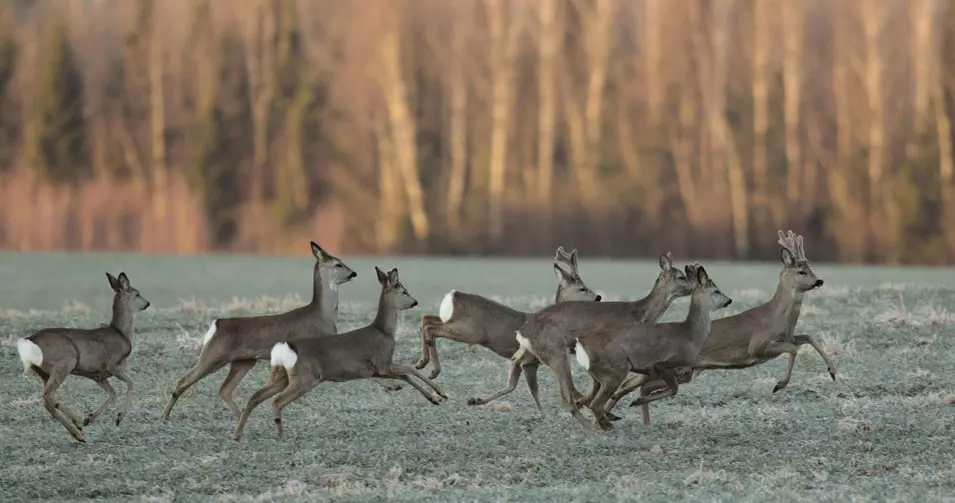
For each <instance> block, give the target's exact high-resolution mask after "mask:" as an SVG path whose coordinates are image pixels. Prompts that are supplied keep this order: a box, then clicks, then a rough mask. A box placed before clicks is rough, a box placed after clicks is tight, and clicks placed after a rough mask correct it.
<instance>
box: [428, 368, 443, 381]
mask: <svg viewBox="0 0 955 503" xmlns="http://www.w3.org/2000/svg"><path fill="white" fill-rule="evenodd" d="M440 374H441V369H434V370H432V371H431V374H429V375H428V379H437V378H438V375H440Z"/></svg>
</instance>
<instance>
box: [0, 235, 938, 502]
mask: <svg viewBox="0 0 955 503" xmlns="http://www.w3.org/2000/svg"><path fill="white" fill-rule="evenodd" d="M810 253H811V250H810ZM679 259H680V257H678V261H679ZM345 261H346V262H347V263H348V264H349V265H350V266H352V268H354V269H355V270H356V271H358V273H359V277H358V278H357V279H356V280H355V281H354V282H352V283H350V284H348V285H345V286H344V287H342V290H341V293H342V306H341V307H342V314H341V318H340V322H339V327H340V329H350V328H355V327H357V326H360V325H362V324H364V323H367V322H368V321H369V320H371V319H372V317H373V314H374V313H373V310H374V306H375V305H376V304H375V302H376V299H377V288H378V286H377V282H376V281H375V275H374V270H373V268H372V266H373V265H379V266H380V267H382V268H390V267H394V266H397V267H398V269H399V272H400V275H401V279H402V281H403V283H404V284H405V285H406V286H407V287H408V289H409V291H410V292H411V294H412V295H413V296H415V297H416V298H417V299H418V300H419V302H420V305H419V306H418V307H417V308H416V309H414V310H411V311H407V312H405V313H403V315H402V316H401V321H400V323H399V333H398V349H397V352H396V355H395V357H396V360H397V361H400V362H406V363H413V362H414V361H415V360H416V359H417V358H418V355H419V353H420V346H421V344H420V336H419V334H418V332H417V318H418V317H419V316H420V315H421V314H425V313H436V312H437V308H438V304H439V303H440V301H441V298H442V296H443V295H444V294H445V293H446V292H447V290H449V289H451V288H455V289H458V290H465V291H471V292H475V293H481V294H487V295H490V296H493V297H497V298H498V299H499V300H502V301H504V302H506V303H508V304H511V305H513V306H515V307H518V308H524V309H528V310H530V309H533V308H539V307H541V306H543V305H545V304H546V303H547V302H549V299H551V298H552V296H553V292H554V290H555V282H554V277H553V273H552V270H551V265H550V263H549V261H547V260H545V259H539V260H506V261H505V260H501V261H491V260H457V259H409V258H400V259H399V258H389V257H385V258H375V259H371V258H360V259H349V258H347V257H346V258H345ZM704 265H706V266H707V270H708V271H709V272H710V275H711V277H712V278H713V279H714V281H715V282H716V283H717V284H718V285H719V286H720V287H721V288H722V289H723V291H724V292H728V293H729V294H730V296H731V297H732V298H733V300H734V302H733V305H732V306H731V307H730V308H729V309H727V310H726V311H725V312H724V313H723V314H724V315H725V314H729V313H735V312H739V311H740V310H743V309H746V308H749V307H752V306H754V305H756V304H758V303H760V302H763V301H765V300H766V299H768V298H769V297H770V295H771V294H772V290H773V289H774V288H775V283H776V279H777V277H778V272H779V266H778V264H756V265H752V264H728V263H718V262H704ZM311 268H312V264H311V261H310V260H309V259H306V258H299V259H279V258H253V257H241V256H208V257H201V258H186V257H167V256H142V255H121V254H12V253H5V254H0V356H2V361H3V362H4V363H3V364H2V365H0V382H2V383H3V386H2V389H0V403H2V404H3V405H2V406H0V455H2V459H3V463H2V464H0V499H2V500H3V501H5V502H11V501H19V500H34V499H42V500H43V501H79V500H88V499H96V500H102V501H129V500H131V499H137V500H140V501H200V500H202V501H272V500H295V501H336V502H337V501H369V500H381V499H384V498H388V499H389V500H393V501H415V502H422V501H516V500H520V501H522V502H533V501H542V502H554V501H560V502H564V501H567V502H570V501H611V500H626V501H641V502H653V501H715V500H724V501H760V502H765V501H849V500H852V501H869V500H871V501H887V500H905V501H930V500H935V501H939V500H946V499H947V500H949V501H951V500H952V499H953V498H955V464H953V454H952V453H953V451H952V439H953V438H952V432H953V431H955V414H953V413H955V408H953V405H952V404H953V401H955V372H953V370H955V369H953V367H955V354H953V353H952V350H951V347H950V346H949V345H948V341H951V339H952V333H953V331H955V314H953V311H952V310H953V309H955V307H953V301H955V272H953V271H951V270H946V269H927V268H926V269H890V268H862V267H840V266H834V265H826V264H816V265H814V269H815V271H816V273H817V274H818V275H819V276H820V277H821V278H823V279H825V281H826V285H825V286H824V287H823V288H822V289H820V290H819V291H815V292H812V293H811V294H809V296H808V298H807V301H806V303H805V305H804V308H803V317H802V319H801V320H800V329H799V331H800V332H805V333H809V334H814V335H815V336H816V337H818V338H819V339H820V340H821V341H823V343H824V345H825V347H826V348H827V350H828V351H829V352H830V354H831V355H832V357H833V359H834V360H835V362H836V363H837V365H838V366H839V373H838V380H837V381H836V382H833V381H832V380H830V378H829V376H828V374H827V372H826V367H825V364H824V363H823V362H822V360H821V359H820V358H819V357H818V356H817V355H816V354H815V353H814V352H813V351H812V349H811V348H808V347H806V348H804V349H803V350H802V351H801V352H800V354H799V358H798V360H797V362H796V368H795V371H794V373H793V379H792V382H791V383H790V385H789V387H788V388H786V389H785V390H783V391H780V392H779V393H776V394H773V393H772V389H773V385H774V383H775V382H776V380H777V379H778V378H779V377H781V376H782V375H783V374H784V371H785V363H786V362H785V359H784V358H779V359H777V360H774V361H772V362H769V363H767V364H764V365H762V366H760V367H756V368H752V369H747V370H727V371H714V372H707V373H704V374H703V375H701V376H700V377H699V380H698V381H696V382H694V383H692V384H690V385H686V386H684V387H681V388H680V393H679V394H678V395H677V396H676V397H673V398H671V399H667V400H662V401H659V402H656V403H655V404H654V405H652V407H651V412H652V414H653V418H654V423H653V424H652V425H650V426H644V425H643V424H642V423H641V421H640V419H639V410H638V409H632V408H628V407H626V404H627V403H629V401H628V400H624V401H623V402H622V406H621V407H620V408H619V409H618V412H619V413H620V414H621V415H623V416H625V417H624V419H623V420H621V421H619V422H617V423H616V429H615V431H613V432H610V433H587V432H584V431H582V430H581V428H580V427H579V426H578V425H577V424H576V423H575V422H574V421H573V420H572V419H571V418H570V416H569V415H568V414H566V413H564V412H563V411H562V409H561V408H560V407H559V405H558V395H557V390H556V387H555V385H554V379H553V376H552V374H551V373H550V372H549V371H548V370H546V369H543V370H542V371H541V394H542V399H543V412H538V411H537V410H536V409H535V408H534V407H533V405H532V402H531V400H530V397H529V395H528V393H527V391H526V388H524V384H523V383H521V385H520V388H518V390H517V391H516V392H515V393H514V394H512V395H510V396H508V397H505V398H504V399H502V400H501V401H499V402H498V403H496V404H493V405H490V406H485V407H474V406H468V405H466V400H467V399H468V398H469V397H472V396H478V395H483V394H486V393H487V392H490V391H492V390H494V389H497V388H498V387H500V386H501V385H502V384H503V383H504V378H505V374H506V367H507V364H506V361H505V360H503V359H501V358H499V357H497V356H495V355H493V354H492V353H490V352H489V351H487V350H484V349H483V348H478V347H476V348H475V350H474V351H473V352H472V353H471V354H467V353H465V351H464V346H463V345H461V344H457V343H454V342H450V341H446V340H439V342H438V350H439V351H440V355H441V356H442V363H443V364H444V369H443V372H442V374H441V376H440V377H439V378H438V379H437V382H438V384H440V385H441V386H443V387H444V389H445V391H446V392H447V393H448V395H449V396H450V400H448V401H447V402H445V403H444V404H442V405H440V406H433V405H431V404H429V403H428V402H427V401H426V400H425V399H424V398H423V397H422V396H420V395H419V394H417V393H416V392H415V391H414V390H411V389H407V388H408V387H407V386H406V389H404V390H401V391H398V392H394V393H389V392H386V391H384V390H383V389H382V388H381V387H379V386H378V385H376V384H375V383H372V382H353V383H344V384H329V385H323V386H320V387H319V388H317V389H316V390H314V391H313V392H312V393H310V394H308V395H306V396H305V397H304V398H302V399H301V400H299V401H298V402H296V403H295V404H293V405H292V406H290V407H289V408H288V409H286V413H285V424H286V437H285V439H284V440H282V441H278V440H277V439H276V438H275V429H274V425H273V424H272V421H271V415H270V414H269V409H268V407H261V408H259V409H257V410H256V411H255V413H254V414H253V415H252V417H251V419H250V422H249V425H248V427H247V428H246V432H245V437H244V438H243V440H242V441H241V442H239V443H236V442H233V441H232V440H231V439H230V436H231V433H232V429H233V426H234V424H235V419H234V418H233V416H232V414H231V413H230V412H229V411H228V410H227V409H226V407H225V405H224V404H223V403H222V401H221V400H220V399H219V397H218V396H217V395H216V391H217V390H218V387H219V385H220V384H221V382H222V380H223V379H224V378H225V371H224V370H223V371H220V372H219V373H217V374H214V375H213V376H211V377H209V378H207V379H205V380H204V381H201V382H200V383H199V384H197V385H196V386H195V387H193V388H192V389H190V390H189V391H188V392H187V393H186V394H185V395H183V397H182V398H181V399H180V401H179V403H178V405H177V408H176V409H175V411H174V412H173V417H172V419H171V421H169V422H168V423H162V422H160V420H159V418H160V415H161V413H162V408H163V405H164V404H165V402H166V400H167V398H168V396H169V391H170V389H171V387H172V386H173V384H174V383H175V382H176V380H177V379H179V378H180V377H181V376H182V375H183V374H184V373H185V372H186V370H187V369H188V368H189V367H190V366H191V365H192V364H193V363H194V362H195V360H196V357H197V353H198V350H197V348H198V345H199V341H200V340H201V337H202V335H203V333H204V332H205V330H206V328H207V327H208V324H209V322H210V321H211V320H212V319H214V318H216V317H221V316H236V315H245V314H248V313H265V312H278V311H280V310H283V309H287V308H289V307H290V306H294V305H299V304H301V303H302V301H303V300H304V299H307V298H308V296H309V295H310V294H311V293H310V292H311V290H310V278H311ZM106 271H110V272H112V273H113V274H118V273H119V272H120V271H125V272H126V273H127V274H128V275H129V277H130V280H131V282H132V284H133V285H134V286H136V287H137V288H139V290H140V291H141V292H142V294H143V295H144V296H145V297H146V298H147V299H149V300H150V301H152V303H153V307H152V308H150V310H148V311H146V312H145V313H143V314H141V315H140V316H139V318H138V320H137V325H136V336H135V341H134V349H133V354H132V356H131V363H130V370H131V375H132V377H133V379H134V380H135V382H136V385H137V393H136V398H135V401H134V403H133V406H132V408H131V410H130V413H129V415H128V417H127V418H126V420H125V422H124V423H123V424H122V425H121V426H119V427H118V428H117V427H115V426H114V425H113V424H112V422H111V421H110V420H109V419H111V417H110V416H109V415H104V416H103V418H101V419H100V420H99V422H97V423H95V424H93V425H91V426H89V427H87V428H86V439H87V443H86V444H78V443H76V442H74V441H73V440H71V439H70V437H69V436H68V434H67V432H66V431H65V430H64V429H63V428H62V427H61V426H60V425H59V424H57V423H55V422H54V421H53V420H52V419H51V418H50V417H49V414H48V413H47V412H46V411H45V410H44V409H43V407H42V406H41V404H40V381H39V379H38V378H37V377H35V376H30V377H23V376H22V375H21V374H22V371H23V369H22V366H21V363H20V361H19V359H18V357H17V354H16V347H15V341H16V339H17V338H19V337H23V336H27V335H29V334H30V333H32V332H33V331H35V330H37V329H39V328H42V327H46V326H73V327H95V326H98V325H99V324H100V323H106V322H108V318H109V299H110V290H109V287H108V284H107V281H106V276H105V274H104V273H105V272H106ZM655 271H656V265H655V262H641V263H637V262H623V261H597V260H587V258H586V257H585V256H583V257H582V260H581V273H582V275H583V277H584V279H585V280H586V281H587V283H588V284H589V285H590V286H591V287H592V288H594V289H595V290H597V291H598V292H599V293H602V294H604V296H605V297H608V298H611V299H634V298H638V297H640V296H642V295H643V294H645V293H646V291H647V290H648V289H649V287H650V285H651V284H652V281H653V278H654V276H655V274H656V272H655ZM686 309H687V302H686V301H685V300H683V301H679V302H676V303H675V304H674V305H673V306H672V307H671V308H670V311H669V312H668V313H667V315H666V317H665V319H666V320H674V319H679V318H682V317H683V316H685V313H686ZM573 365H574V367H575V378H576V382H577V383H578V387H581V388H585V387H586V386H585V385H586V384H587V383H588V380H587V379H586V378H585V375H584V374H583V372H582V371H581V369H580V368H579V367H577V366H576V363H574V364H573ZM266 374H267V365H266V364H265V363H260V364H259V365H258V366H257V367H256V368H255V369H254V370H253V372H252V373H251V374H250V375H249V377H247V378H246V380H245V381H244V382H243V383H242V385H241V386H240V387H239V389H238V392H237V393H236V398H237V401H238V402H239V405H240V406H242V405H244V403H245V400H246V399H247V398H248V396H249V394H250V393H251V391H252V390H253V389H255V388H256V387H258V386H260V385H261V384H262V383H263V382H264V380H265V377H266ZM122 388H123V387H122V386H119V383H117V389H118V390H119V389H122ZM59 397H60V398H61V399H62V400H63V401H65V402H66V403H67V404H69V405H70V406H71V407H72V408H73V409H74V410H77V411H86V410H90V409H92V408H93V407H94V406H95V405H98V404H99V403H100V402H101V401H102V400H103V399H104V398H105V397H104V396H103V394H102V391H100V390H99V388H97V387H96V386H95V385H94V384H93V383H92V382H90V381H87V380H84V379H82V378H77V377H73V378H71V379H70V380H68V381H67V384H66V385H64V387H63V388H61V392H60V393H59Z"/></svg>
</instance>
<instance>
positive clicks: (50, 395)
mask: <svg viewBox="0 0 955 503" xmlns="http://www.w3.org/2000/svg"><path fill="white" fill-rule="evenodd" d="M63 377H64V376H61V375H60V374H59V373H55V371H51V372H50V378H49V379H47V380H46V381H45V382H44V383H43V407H45V408H46V410H47V412H49V413H50V415H51V416H53V419H56V421H57V422H59V423H60V424H62V425H63V427H64V428H66V431H68V432H69V433H70V436H72V437H73V438H74V439H76V440H78V441H80V442H86V440H85V439H84V438H83V430H81V429H80V428H78V427H77V426H76V425H75V424H73V421H71V420H70V419H69V418H68V417H66V414H64V413H63V412H62V411H61V410H60V409H57V408H56V390H57V388H59V387H60V384H62V383H63Z"/></svg>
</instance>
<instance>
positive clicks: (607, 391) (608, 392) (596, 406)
mask: <svg viewBox="0 0 955 503" xmlns="http://www.w3.org/2000/svg"><path fill="white" fill-rule="evenodd" d="M622 382H623V378H619V377H614V378H606V379H604V380H602V381H600V389H599V390H598V391H597V394H596V395H594V399H593V401H591V402H590V409H591V410H592V411H593V412H594V418H595V419H596V420H597V425H598V426H600V428H601V429H604V430H612V429H613V423H612V421H613V419H612V418H611V417H609V413H608V412H607V409H606V408H605V405H606V403H607V400H609V399H610V397H611V396H612V395H613V392H614V390H616V389H617V388H618V387H619V386H620V384H621V383H622Z"/></svg>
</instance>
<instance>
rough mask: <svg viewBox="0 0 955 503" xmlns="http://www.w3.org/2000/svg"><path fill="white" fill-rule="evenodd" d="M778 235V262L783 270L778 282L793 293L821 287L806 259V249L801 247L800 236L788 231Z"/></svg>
mask: <svg viewBox="0 0 955 503" xmlns="http://www.w3.org/2000/svg"><path fill="white" fill-rule="evenodd" d="M778 235H779V246H780V247H781V249H780V250H779V260H780V261H781V262H782V263H783V270H782V272H781V273H780V274H779V282H780V283H781V284H782V285H784V286H785V287H786V288H788V289H789V290H791V291H793V292H799V293H801V292H808V291H809V290H812V289H814V288H819V287H821V286H822V285H823V283H824V282H823V281H822V280H821V279H819V278H818V277H816V274H815V273H813V272H812V268H811V267H810V266H809V260H808V259H807V258H806V249H805V248H804V247H803V241H802V236H800V235H797V234H795V233H793V231H789V233H788V234H783V231H781V230H780V231H778Z"/></svg>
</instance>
